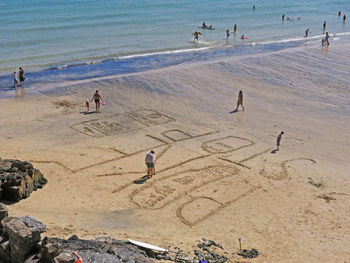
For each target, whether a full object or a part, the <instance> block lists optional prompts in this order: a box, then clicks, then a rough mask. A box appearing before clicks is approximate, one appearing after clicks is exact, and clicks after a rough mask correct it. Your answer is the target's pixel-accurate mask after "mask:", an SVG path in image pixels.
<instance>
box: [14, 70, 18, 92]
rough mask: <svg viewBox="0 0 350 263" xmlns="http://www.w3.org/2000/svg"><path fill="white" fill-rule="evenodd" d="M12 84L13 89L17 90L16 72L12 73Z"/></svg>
mask: <svg viewBox="0 0 350 263" xmlns="http://www.w3.org/2000/svg"><path fill="white" fill-rule="evenodd" d="M13 84H14V86H15V89H16V90H17V88H18V75H17V72H16V71H15V72H13Z"/></svg>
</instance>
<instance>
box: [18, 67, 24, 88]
mask: <svg viewBox="0 0 350 263" xmlns="http://www.w3.org/2000/svg"><path fill="white" fill-rule="evenodd" d="M24 80H25V77H24V70H23V68H22V67H19V81H20V82H21V87H22V88H23V87H24Z"/></svg>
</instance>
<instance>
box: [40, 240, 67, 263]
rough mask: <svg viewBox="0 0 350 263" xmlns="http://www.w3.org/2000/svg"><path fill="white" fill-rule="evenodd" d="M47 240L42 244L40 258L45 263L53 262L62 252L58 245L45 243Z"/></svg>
mask: <svg viewBox="0 0 350 263" xmlns="http://www.w3.org/2000/svg"><path fill="white" fill-rule="evenodd" d="M46 240H47V238H46V237H45V239H44V240H43V242H42V246H41V252H40V258H41V259H42V260H45V261H47V262H54V258H55V257H57V256H58V255H59V254H61V252H62V246H61V244H59V243H55V244H52V243H47V242H46Z"/></svg>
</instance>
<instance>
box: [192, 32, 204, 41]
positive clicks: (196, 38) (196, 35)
mask: <svg viewBox="0 0 350 263" xmlns="http://www.w3.org/2000/svg"><path fill="white" fill-rule="evenodd" d="M201 34H202V33H201V32H198V31H196V32H194V33H193V35H194V40H193V41H196V40H197V42H198V36H199V35H201Z"/></svg>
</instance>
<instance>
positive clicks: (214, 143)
mask: <svg viewBox="0 0 350 263" xmlns="http://www.w3.org/2000/svg"><path fill="white" fill-rule="evenodd" d="M254 144H255V143H254V142H253V141H251V140H249V139H246V138H241V137H236V136H227V137H224V138H219V139H214V140H210V141H207V142H204V143H203V144H202V148H203V150H205V151H207V152H209V153H214V154H215V153H228V152H233V151H237V150H239V149H242V148H245V147H249V146H252V145H254Z"/></svg>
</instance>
